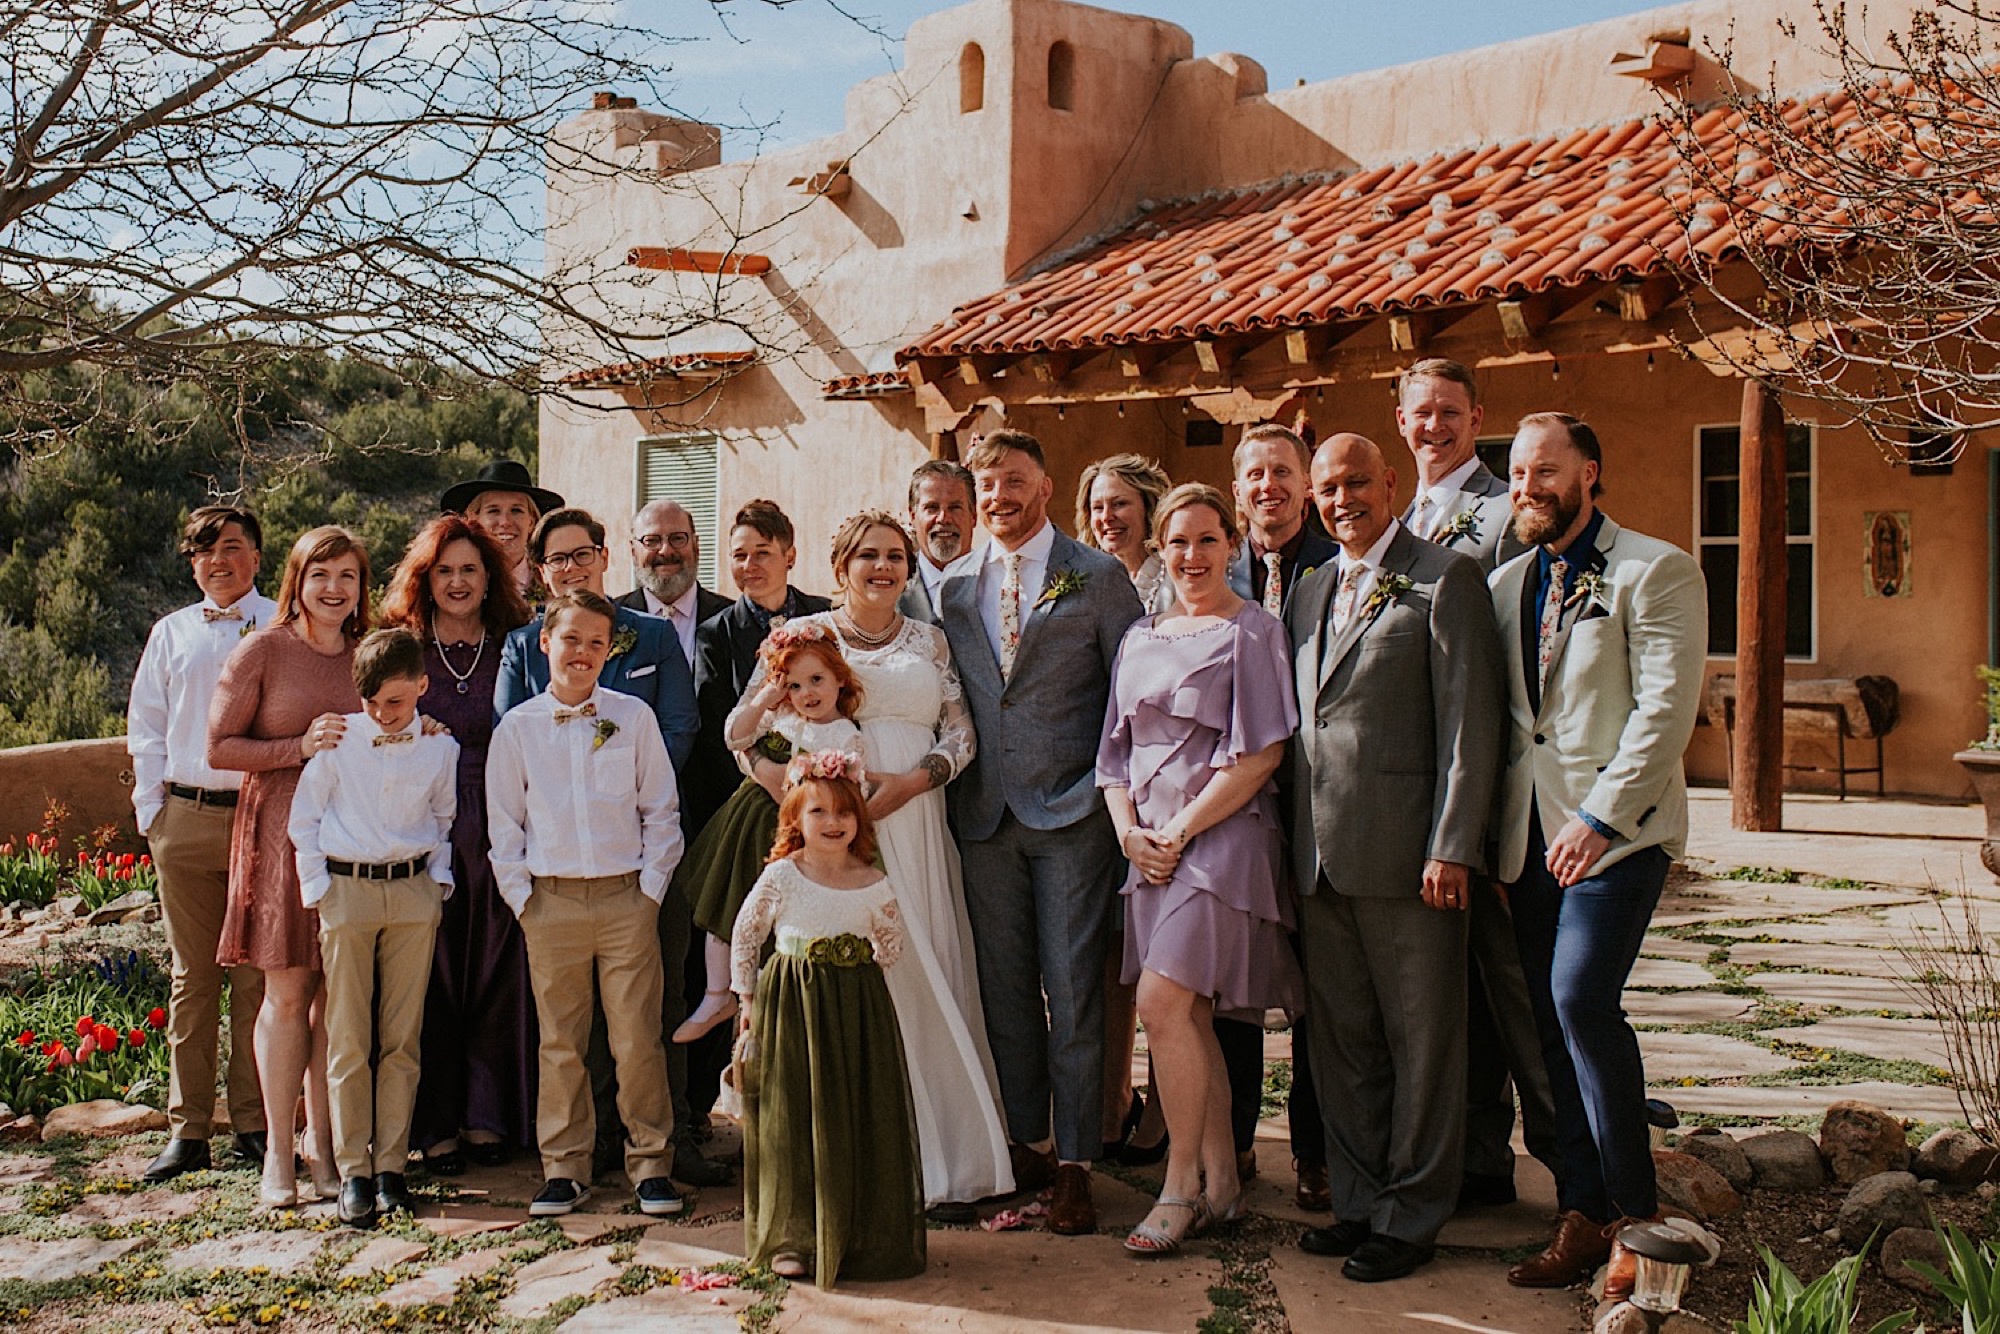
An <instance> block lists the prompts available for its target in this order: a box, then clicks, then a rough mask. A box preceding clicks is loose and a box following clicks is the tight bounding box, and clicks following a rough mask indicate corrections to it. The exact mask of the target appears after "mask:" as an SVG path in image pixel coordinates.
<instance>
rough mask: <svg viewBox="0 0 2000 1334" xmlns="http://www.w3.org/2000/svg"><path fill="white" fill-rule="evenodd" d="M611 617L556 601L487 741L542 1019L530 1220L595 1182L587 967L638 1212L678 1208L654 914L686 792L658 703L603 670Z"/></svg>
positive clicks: (489, 803) (489, 806) (676, 843)
mask: <svg viewBox="0 0 2000 1334" xmlns="http://www.w3.org/2000/svg"><path fill="white" fill-rule="evenodd" d="M615 619H616V615H615V611H614V608H613V607H612V605H611V603H610V602H609V601H608V600H606V599H605V598H604V596H603V595H602V594H599V593H594V592H592V591H590V590H589V589H574V590H572V591H570V592H567V593H563V594H561V595H559V596H557V597H554V598H551V599H550V601H549V603H548V606H547V608H546V610H545V613H544V616H543V620H542V627H541V646H542V651H543V653H545V654H546V655H547V657H548V662H549V688H548V689H547V690H545V691H543V692H542V693H540V694H538V695H535V696H532V697H531V698H529V699H527V700H525V701H523V702H522V703H520V704H518V705H516V706H515V707H514V708H513V709H511V710H509V711H508V713H507V714H506V716H505V717H503V718H502V719H501V720H500V724H499V726H498V727H496V728H495V729H494V732H493V741H492V745H491V748H490V749H489V750H488V751H487V759H486V810H487V822H488V827H489V831H490V834H491V838H492V848H493V850H492V862H493V875H494V878H495V879H496V880H497V881H498V882H499V887H500V896H501V897H502V898H504V899H505V900H506V901H507V904H508V906H509V907H511V908H513V910H514V913H515V915H516V916H518V917H519V918H520V919H521V931H522V934H523V935H524V936H526V937H527V943H528V973H529V978H530V983H531V985H532V986H533V988H534V992H535V1012H536V1015H537V1017H538V1018H539V1019H540V1021H541V1030H542V1035H541V1060H540V1065H541V1091H540V1094H539V1099H538V1102H537V1104H536V1115H535V1120H536V1134H537V1137H538V1138H539V1140H540V1144H541V1153H542V1170H543V1175H544V1176H545V1177H546V1178H547V1180H546V1182H545V1183H544V1185H543V1187H542V1191H541V1193H540V1194H539V1195H537V1196H536V1197H535V1199H534V1202H533V1203H531V1204H530V1205H529V1206H528V1213H529V1215H530V1216H531V1217H536V1218H550V1217H555V1216H558V1215H561V1214H566V1213H569V1212H570V1211H571V1210H573V1209H575V1208H576V1207H577V1206H578V1205H580V1204H582V1203H583V1202H584V1200H585V1199H587V1198H589V1195H590V1187H589V1181H590V1169H591V1151H592V1147H593V1145H594V1142H595V1139H596V1130H597V1127H596V1120H597V1118H596V1112H595V1109H594V1108H593V1107H592V1105H591V1098H590V1081H589V1078H588V1076H587V1075H586V1073H585V1071H584V1051H585V1048H586V1047H587V1046H588V1045H589V1039H590V1020H591V997H592V986H591V983H592V981H593V978H594V980H595V982H596V991H597V992H598V993H599V994H600V995H601V996H602V999H603V1005H604V1016H605V1020H606V1025H607V1027H608V1029H609V1037H610V1044H611V1058H612V1061H613V1063H614V1065H615V1067H616V1070H617V1075H618V1113H619V1116H620V1117H621V1118H623V1120H624V1122H625V1131H626V1136H627V1139H626V1144H625V1171H626V1174H627V1175H628V1176H629V1177H630V1178H631V1180H632V1182H633V1184H634V1186H635V1187H636V1189H637V1192H638V1200H639V1210H640V1212H641V1213H645V1214H651V1215H655V1216H658V1215H663V1214H676V1213H679V1212H680V1210H681V1197H680V1195H679V1194H678V1192H676V1191H675V1190H674V1186H673V1183H672V1182H671V1181H669V1180H668V1179H667V1173H668V1169H669V1167H670V1165H671V1163H672V1161H673V1147H672V1144H673V1111H672V1108H671V1105H670V1103H669V1101H668V1096H667V1062H666V1050H665V1047H664V1045H663V1043H662V1042H661V1036H660V996H661V987H662V976H661V968H660V939H659V927H658V924H659V915H660V900H661V898H662V897H663V896H664V895H665V894H666V891H667V881H668V879H669V877H671V876H672V874H673V870H674V867H675V866H676V865H678V864H679V862H680V859H681V825H680V800H679V793H678V790H677V788H676V787H675V784H674V769H673V764H672V762H671V761H670V760H669V759H668V756H667V746H666V742H665V741H664V740H663V739H662V737H661V735H660V725H659V722H658V721H657V720H656V719H655V718H654V716H653V711H652V709H651V708H650V707H649V706H648V705H647V704H646V703H645V701H643V700H639V699H635V698H633V697H632V696H630V695H624V694H620V693H618V692H617V691H613V690H605V689H602V688H601V687H599V685H598V683H597V678H598V673H599V672H600V671H601V670H602V669H603V667H604V662H605V659H606V658H607V657H608V656H609V655H610V652H611V635H612V626H613V624H614V621H615Z"/></svg>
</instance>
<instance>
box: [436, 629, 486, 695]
mask: <svg viewBox="0 0 2000 1334" xmlns="http://www.w3.org/2000/svg"><path fill="white" fill-rule="evenodd" d="M431 643H433V644H435V645H437V651H438V661H439V662H441V663H443V664H444V669H445V670H446V671H447V672H450V673H451V679H452V680H453V681H456V682H457V683H458V684H457V685H455V686H453V687H452V688H453V689H454V690H456V691H458V693H459V694H461V695H464V694H468V693H470V692H471V690H472V687H471V686H469V685H467V684H466V682H468V681H470V680H471V679H472V674H473V673H474V672H476V671H478V670H479V659H480V657H481V656H482V655H483V654H484V653H485V652H486V633H485V631H483V630H482V631H481V632H480V634H479V645H478V647H476V648H475V649H473V650H472V665H471V666H470V667H467V668H466V669H465V671H464V672H462V673H461V672H460V671H459V670H458V668H456V667H454V666H452V665H451V657H450V655H449V654H447V653H446V652H445V651H444V641H443V640H441V639H439V638H438V637H437V635H436V634H435V633H433V634H432V635H431Z"/></svg>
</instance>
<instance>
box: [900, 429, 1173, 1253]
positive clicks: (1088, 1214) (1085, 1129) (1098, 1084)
mask: <svg viewBox="0 0 2000 1334" xmlns="http://www.w3.org/2000/svg"><path fill="white" fill-rule="evenodd" d="M965 463H966V466H967V467H968V468H970V469H971V470H972V475H973V480H974V483H975V491H976V499H977V504H978V511H979V521H980V523H981V524H982V525H984V526H985V528H986V531H987V533H988V535H989V536H991V537H992V539H993V540H992V542H990V543H989V544H988V545H987V548H986V552H985V555H984V557H983V559H980V560H978V561H977V562H976V563H972V564H969V565H967V566H966V567H965V568H964V569H962V570H960V571H959V572H958V573H955V574H954V575H952V576H951V577H950V578H948V579H946V580H945V581H944V584H943V586H942V589H941V592H940V602H941V604H942V607H941V614H940V618H939V619H940V621H941V622H942V624H943V626H944V632H945V637H946V638H947V639H948V640H949V641H950V643H951V656H952V658H953V660H954V661H955V662H956V663H957V664H958V670H959V675H960V677H961V679H962V681H963V683H964V687H965V697H966V700H967V702H968V703H969V704H970V706H971V709H972V721H973V725H974V727H975V728H977V730H978V733H979V752H978V754H977V755H975V756H974V757H973V761H972V765H971V767H970V768H968V769H967V770H966V771H965V772H964V773H963V774H962V775H960V777H959V779H958V781H957V782H956V783H954V784H952V787H951V811H952V818H953V823H954V824H955V825H956V827H957V829H958V836H959V847H960V851H961V853H962V854H963V857H964V864H965V906H966V911H967V913H968V915H969V916H970V917H971V919H972V937H973V952H974V954H975V956H976V958H977V960H978V964H979V991H980V998H981V1000H982V1001H983V1002H984V1004H985V1009H986V1033H987V1037H988V1039H989V1040H990V1041H991V1043H992V1045H993V1059H994V1063H995V1065H996V1066H998V1067H999V1075H1000V1095H1001V1101H1002V1102H1003V1103H1004V1104H1005V1107H1006V1112H1007V1133H1008V1135H1009V1137H1010V1138H1011V1139H1012V1140H1013V1152H1012V1158H1013V1165H1014V1180H1015V1182H1016V1183H1017V1184H1018V1185H1019V1186H1020V1187H1021V1189H1022V1190H1026V1191H1035V1190H1040V1189H1041V1188H1042V1187H1043V1186H1044V1185H1047V1184H1049V1183H1050V1182H1051V1181H1053V1183H1054V1186H1055V1193H1054V1198H1053V1200H1052V1201H1051V1203H1050V1207H1049V1230H1050V1231H1052V1232H1060V1233H1064V1234H1068V1235H1077V1234H1081V1233H1087V1232H1094V1231H1096V1230H1097V1208H1096V1206H1095V1205H1094V1204H1093V1203H1092V1202H1091V1198H1090V1161H1091V1159H1093V1158H1095V1157H1096V1156H1097V1151H1098V1148H1099V1146H1100V1145H1101V1143H1102V1142H1103V1125H1102V1115H1103V1096H1102V1086H1103V1078H1104V993H1103V974H1104V951H1105V948H1106V943H1107V939H1108V936H1109V931H1110V924H1111V913H1112V910H1113V907H1114V905H1115V904H1116V902H1117V899H1116V892H1117V886H1118V884H1119V881H1120V880H1121V878H1122V877H1123V875H1124V871H1125V867H1124V863H1123V862H1122V861H1121V860H1120V859H1119V856H1118V840H1117V838H1116V836H1115V835H1114V834H1113V833H1112V830H1111V817H1110V815H1109V814H1107V813H1106V811H1105V809H1104V802H1103V801H1102V800H1101V799H1100V798H1099V796H1098V793H1097V779H1096V772H1097V739H1098V734H1099V733H1100V732H1102V731H1103V728H1104V708H1105V700H1106V697H1107V696H1108V694H1109V693H1110V688H1111V663H1112V659H1113V658H1114V657H1116V655H1117V653H1118V644H1119V641H1120V640H1121V639H1123V638H1124V636H1125V629H1126V627H1127V626H1129V625H1131V624H1132V622H1133V621H1135V620H1137V619H1138V618H1139V615H1140V612H1141V608H1140V606H1139V595H1138V594H1137V593H1135V592H1133V590H1132V581H1131V579H1130V578H1128V577H1127V576H1126V574H1125V570H1124V567H1123V566H1121V565H1120V564H1119V563H1118V562H1117V561H1116V560H1114V559H1112V558H1111V557H1109V556H1106V555H1103V554H1102V553H1100V552H1096V551H1092V550H1090V549H1089V548H1087V547H1084V546H1082V545H1081V544H1079V543H1077V542H1074V541H1071V540H1070V539H1069V538H1067V537H1064V536H1063V535H1062V534H1061V533H1058V532H1057V531H1056V530H1055V527H1054V526H1053V525H1052V524H1051V523H1050V522H1049V518H1048V506H1049V499H1050V497H1051V496H1052V495H1053V494H1054V492H1055V487H1054V484H1053V483H1052V482H1051V481H1050V479H1049V474H1048V468H1047V465H1046V464H1045V463H1044V462H1043V459H1042V446H1041V442H1040V441H1038V440H1036V439H1035V438H1034V437H1033V436H1031V435H1028V434H1027V433H1026V432H1023V431H996V432H994V433H993V434H991V435H989V436H987V437H985V438H984V439H983V440H981V441H980V442H979V443H978V444H976V445H974V446H973V447H972V449H971V450H970V451H969V452H968V454H967V456H966V459H965ZM1052 1101H1053V1106H1054V1136H1053V1140H1054V1142H1053V1144H1051V1135H1050V1126H1051V1123H1050V1108H1051V1102H1052Z"/></svg>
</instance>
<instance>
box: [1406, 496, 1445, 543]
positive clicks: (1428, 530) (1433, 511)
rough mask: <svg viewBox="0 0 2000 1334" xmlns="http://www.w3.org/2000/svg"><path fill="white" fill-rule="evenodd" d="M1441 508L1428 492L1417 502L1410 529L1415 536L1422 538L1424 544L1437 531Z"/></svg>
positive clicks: (1435, 498)
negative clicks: (1413, 531)
mask: <svg viewBox="0 0 2000 1334" xmlns="http://www.w3.org/2000/svg"><path fill="white" fill-rule="evenodd" d="M1441 508H1442V506H1440V505H1439V504H1438V502H1437V497H1436V496H1433V495H1432V494H1431V493H1430V492H1428V491H1426V492H1424V495H1423V499H1421V500H1419V501H1418V502H1417V512H1416V514H1415V515H1414V516H1413V521H1412V522H1411V524H1410V527H1411V528H1413V529H1415V530H1416V534H1417V536H1418V537H1421V538H1423V539H1424V540H1425V541H1426V542H1428V541H1430V539H1431V534H1432V533H1433V532H1435V531H1436V529H1437V516H1438V511H1439V509H1441Z"/></svg>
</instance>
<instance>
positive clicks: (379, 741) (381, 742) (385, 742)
mask: <svg viewBox="0 0 2000 1334" xmlns="http://www.w3.org/2000/svg"><path fill="white" fill-rule="evenodd" d="M416 739H417V734H416V733H415V732H384V733H382V735H380V736H378V737H376V738H375V744H376V745H378V746H393V745H395V744H396V743H397V742H400V741H415V740H416Z"/></svg>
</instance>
